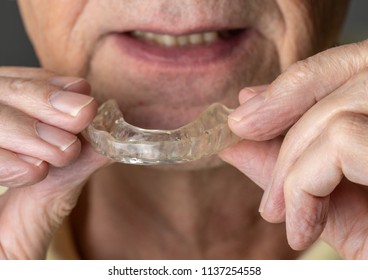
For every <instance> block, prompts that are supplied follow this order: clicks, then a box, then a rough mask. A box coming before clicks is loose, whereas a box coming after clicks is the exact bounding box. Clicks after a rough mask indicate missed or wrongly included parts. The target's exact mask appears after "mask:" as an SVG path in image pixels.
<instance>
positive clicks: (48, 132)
mask: <svg viewBox="0 0 368 280" xmlns="http://www.w3.org/2000/svg"><path fill="white" fill-rule="evenodd" d="M36 130H37V134H38V136H39V137H40V138H41V139H43V140H44V141H46V142H48V143H49V144H51V145H54V146H56V147H58V148H59V149H60V150H62V151H65V150H66V149H68V148H69V147H70V146H71V145H72V144H73V143H74V142H76V141H77V139H78V138H77V137H76V136H75V135H73V134H70V133H67V132H65V131H63V130H61V129H58V128H56V127H53V126H51V125H47V124H44V123H41V122H39V123H37V125H36Z"/></svg>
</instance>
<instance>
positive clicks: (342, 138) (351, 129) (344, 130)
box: [326, 113, 367, 149]
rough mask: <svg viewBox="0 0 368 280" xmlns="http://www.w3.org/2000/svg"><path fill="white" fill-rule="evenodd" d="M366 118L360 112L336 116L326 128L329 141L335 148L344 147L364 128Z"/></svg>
mask: <svg viewBox="0 0 368 280" xmlns="http://www.w3.org/2000/svg"><path fill="white" fill-rule="evenodd" d="M366 121H367V120H366V118H365V117H364V116H362V115H360V114H354V113H341V114H338V115H337V116H336V117H334V118H333V119H332V120H331V121H330V123H329V125H328V127H327V130H326V136H327V138H328V142H329V143H332V144H333V145H334V146H335V148H337V149H338V148H339V147H344V146H345V145H346V143H349V142H351V140H352V137H353V136H354V135H356V134H357V133H360V132H361V130H362V125H364V123H365V122H366Z"/></svg>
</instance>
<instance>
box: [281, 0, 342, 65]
mask: <svg viewBox="0 0 368 280" xmlns="http://www.w3.org/2000/svg"><path fill="white" fill-rule="evenodd" d="M276 2H277V4H278V6H279V8H280V11H281V13H282V15H283V19H284V25H285V32H284V34H283V36H282V37H281V38H279V39H278V49H279V52H280V57H281V65H282V68H283V69H285V68H287V67H288V66H289V65H290V64H292V63H294V62H296V61H298V60H301V59H304V58H306V57H308V56H311V55H313V54H315V53H317V52H320V51H322V50H324V49H326V48H330V47H332V46H333V45H334V44H335V43H336V40H337V37H338V34H339V31H340V29H341V26H342V24H343V21H344V17H345V13H346V10H347V5H348V0H341V1H332V0H322V1H314V0H276Z"/></svg>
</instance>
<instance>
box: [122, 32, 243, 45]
mask: <svg viewBox="0 0 368 280" xmlns="http://www.w3.org/2000/svg"><path fill="white" fill-rule="evenodd" d="M243 32H244V29H232V30H224V31H208V32H200V33H191V34H185V35H179V36H174V35H170V34H160V33H153V32H145V31H141V30H135V31H132V32H129V35H131V36H132V37H134V38H137V39H140V40H142V41H145V42H149V43H154V44H157V45H160V46H164V47H187V46H199V45H209V44H212V43H215V42H218V41H221V40H228V39H231V38H234V37H237V36H239V35H241V34H242V33H243Z"/></svg>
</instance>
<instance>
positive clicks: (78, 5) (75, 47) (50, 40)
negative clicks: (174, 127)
mask: <svg viewBox="0 0 368 280" xmlns="http://www.w3.org/2000/svg"><path fill="white" fill-rule="evenodd" d="M87 2H88V1H87V0H63V1H41V0H32V1H28V0H20V1H19V6H20V10H21V13H22V18H23V21H24V24H25V27H26V29H27V32H28V35H29V36H30V39H31V41H32V43H33V46H34V48H35V51H36V53H37V56H38V58H39V59H40V62H41V64H42V66H43V67H45V68H47V69H49V70H52V71H55V72H57V73H59V74H68V75H79V76H80V75H81V74H82V72H83V68H84V64H85V63H84V62H83V61H84V57H85V56H86V54H85V50H84V48H83V46H84V45H85V44H84V43H83V36H82V34H79V36H77V34H75V33H78V30H76V29H75V27H76V26H77V25H78V20H79V17H80V16H81V14H82V12H83V10H84V8H85V6H86V5H87ZM78 37H79V38H78Z"/></svg>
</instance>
